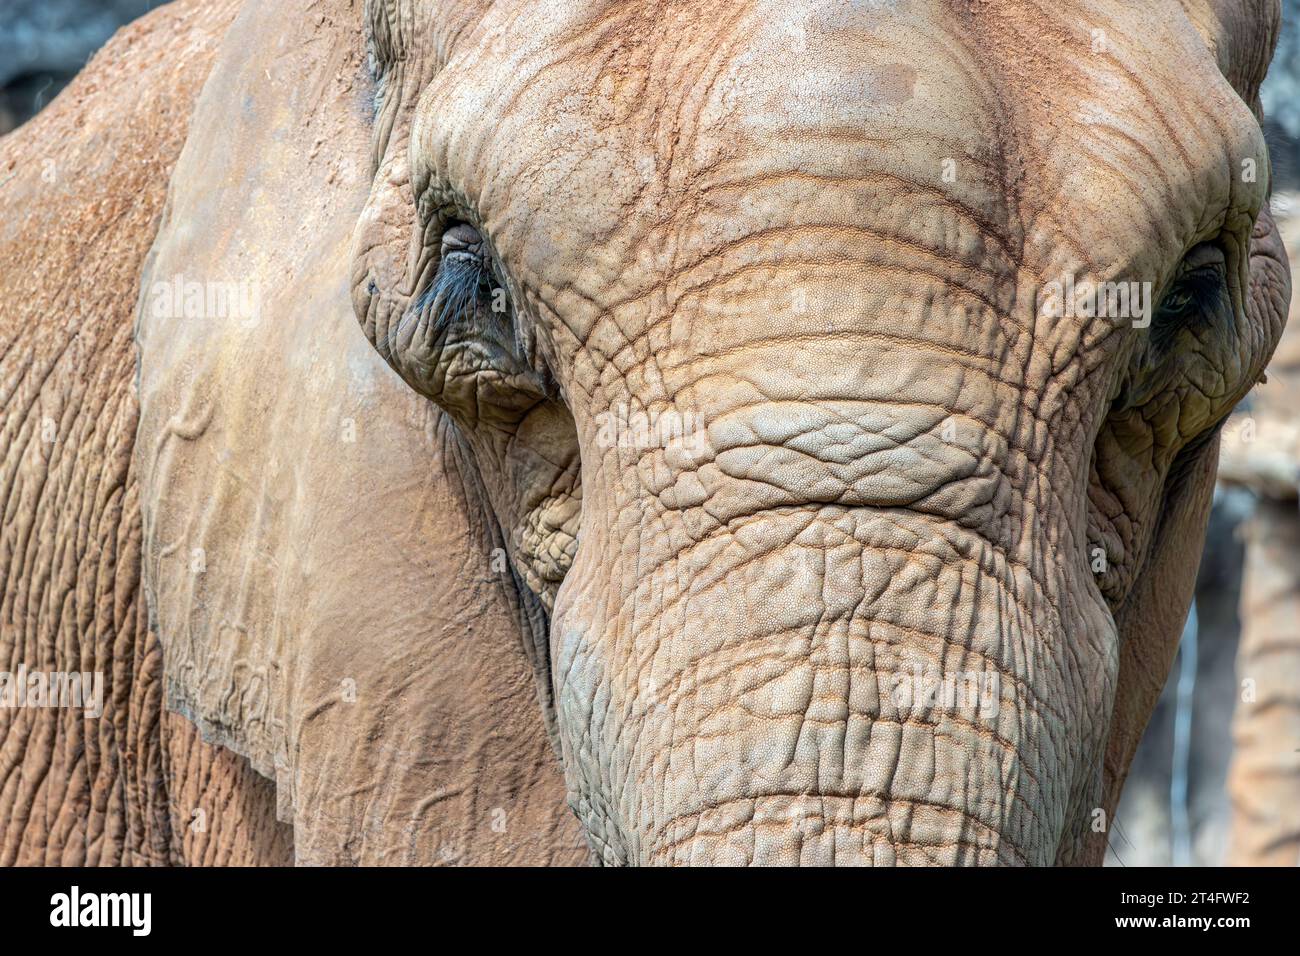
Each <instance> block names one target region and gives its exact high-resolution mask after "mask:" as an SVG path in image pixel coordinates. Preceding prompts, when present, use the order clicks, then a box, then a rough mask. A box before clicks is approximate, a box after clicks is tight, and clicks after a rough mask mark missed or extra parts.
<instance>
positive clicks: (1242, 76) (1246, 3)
mask: <svg viewBox="0 0 1300 956" xmlns="http://www.w3.org/2000/svg"><path fill="white" fill-rule="evenodd" d="M1180 2H1181V3H1182V5H1183V9H1184V10H1186V11H1187V16H1188V18H1189V19H1190V20H1191V21H1192V23H1193V24H1194V25H1195V26H1196V29H1197V31H1199V32H1200V34H1201V36H1202V37H1203V38H1204V39H1205V44H1206V46H1208V47H1209V48H1210V52H1211V53H1213V54H1214V57H1215V59H1216V60H1217V61H1218V64H1219V70H1220V72H1222V73H1223V75H1224V77H1225V78H1227V80H1228V82H1229V83H1231V84H1232V87H1233V89H1235V90H1236V91H1237V93H1238V94H1239V95H1240V96H1241V98H1242V99H1243V100H1244V101H1245V102H1246V103H1248V104H1250V105H1251V106H1252V107H1255V108H1256V112H1258V101H1259V87H1260V84H1262V83H1263V82H1264V74H1265V72H1267V70H1268V64H1269V61H1270V60H1272V59H1273V49H1274V47H1276V46H1277V38H1278V34H1279V33H1280V32H1281V29H1282V3H1281V0H1180Z"/></svg>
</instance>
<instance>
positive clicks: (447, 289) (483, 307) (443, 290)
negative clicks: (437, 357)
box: [414, 255, 501, 336]
mask: <svg viewBox="0 0 1300 956" xmlns="http://www.w3.org/2000/svg"><path fill="white" fill-rule="evenodd" d="M500 288H501V287H500V285H499V284H497V283H496V282H495V276H494V275H493V273H492V270H491V268H489V266H488V264H487V263H486V262H484V261H483V260H482V259H481V258H479V257H477V256H466V255H455V256H450V257H448V258H446V259H444V260H443V261H442V263H441V264H440V265H439V267H438V272H437V274H436V275H435V276H434V279H433V282H432V283H430V285H429V288H428V289H426V290H425V291H424V294H423V295H421V296H420V297H419V299H418V300H417V301H416V304H415V309H414V312H415V314H417V315H419V314H423V313H424V312H425V310H427V309H433V310H435V311H434V315H433V321H432V322H431V323H430V331H431V332H432V333H433V334H434V335H437V336H441V335H443V334H445V333H446V332H447V331H448V330H449V329H450V328H451V326H452V325H453V324H454V323H455V322H456V321H458V320H460V319H463V318H467V317H471V316H475V315H478V314H480V313H486V314H487V315H490V316H496V315H497V313H496V311H495V310H493V309H492V307H491V306H492V300H493V298H494V297H495V296H497V295H498V290H499V289H500Z"/></svg>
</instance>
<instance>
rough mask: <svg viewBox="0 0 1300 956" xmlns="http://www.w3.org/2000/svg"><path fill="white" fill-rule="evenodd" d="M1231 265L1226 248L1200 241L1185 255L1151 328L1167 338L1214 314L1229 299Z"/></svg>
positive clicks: (1158, 307)
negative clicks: (1228, 262) (1225, 252)
mask: <svg viewBox="0 0 1300 956" xmlns="http://www.w3.org/2000/svg"><path fill="white" fill-rule="evenodd" d="M1227 288H1228V269H1227V259H1226V257H1225V256H1224V254H1223V249H1222V247H1220V246H1219V245H1218V244H1216V243H1208V242H1206V243H1201V244H1200V245H1198V246H1196V247H1195V248H1193V249H1192V250H1191V252H1189V253H1188V254H1187V255H1186V257H1184V259H1183V261H1182V263H1180V264H1179V267H1178V273H1177V275H1176V276H1175V277H1174V280H1173V282H1172V283H1171V284H1170V286H1169V288H1168V290H1167V291H1166V292H1165V294H1164V297H1163V298H1162V299H1161V300H1160V304H1159V305H1158V306H1157V307H1156V312H1155V316H1154V319H1153V322H1152V332H1153V333H1154V334H1155V335H1156V336H1157V337H1159V338H1163V339H1167V338H1168V337H1170V336H1172V335H1174V334H1175V333H1177V331H1178V330H1179V329H1182V328H1185V327H1187V326H1188V325H1189V324H1192V323H1195V322H1197V321H1199V320H1202V319H1204V318H1205V317H1208V316H1211V315H1215V314H1217V313H1218V311H1219V310H1220V309H1221V308H1222V306H1223V305H1224V303H1225V302H1226V301H1227V296H1226V293H1227Z"/></svg>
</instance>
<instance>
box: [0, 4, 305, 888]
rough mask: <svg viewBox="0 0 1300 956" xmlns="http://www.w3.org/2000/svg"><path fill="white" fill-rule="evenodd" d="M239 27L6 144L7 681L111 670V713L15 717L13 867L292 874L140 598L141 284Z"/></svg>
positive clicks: (2, 545)
mask: <svg viewBox="0 0 1300 956" xmlns="http://www.w3.org/2000/svg"><path fill="white" fill-rule="evenodd" d="M234 12H235V4H232V3H224V4H223V3H212V4H202V3H187V4H180V5H176V6H173V7H170V8H168V9H167V10H165V11H161V12H159V13H157V14H154V15H153V16H151V17H149V18H147V19H146V20H145V21H143V22H141V23H139V24H137V25H135V26H132V27H130V28H128V29H127V30H126V31H124V32H123V33H122V34H121V35H120V36H119V37H118V38H117V39H116V40H114V41H113V43H112V44H111V45H110V46H109V48H108V49H107V50H105V51H104V52H103V53H101V54H100V56H99V57H98V58H97V59H96V60H95V61H94V63H92V65H91V66H90V67H89V68H88V69H87V70H86V71H85V72H84V73H83V74H82V75H81V76H80V77H78V79H77V80H76V81H75V82H74V83H73V85H72V87H71V88H70V89H69V90H68V92H67V93H66V94H65V95H63V96H62V97H60V98H59V101H58V103H57V104H56V105H55V106H53V107H52V108H51V109H49V110H48V111H46V112H45V113H43V114H41V115H40V116H38V117H37V118H36V119H34V120H33V121H32V122H31V124H30V125H29V126H28V127H26V128H25V129H24V130H23V131H22V132H21V133H19V134H17V135H13V136H10V137H8V138H6V139H5V140H4V141H2V142H0V169H2V170H3V172H0V181H3V182H4V188H3V190H0V204H3V208H4V215H3V217H2V221H3V226H2V227H0V250H2V251H0V257H2V258H3V262H4V268H3V270H0V290H2V292H3V300H4V306H3V307H2V308H0V341H2V342H3V345H2V346H0V380H3V382H4V388H3V398H2V402H3V436H4V438H3V449H4V450H3V456H4V457H3V472H2V473H0V492H2V494H0V496H2V497H3V499H4V500H5V501H6V502H7V505H6V508H5V517H4V531H3V539H2V541H0V580H2V581H3V584H4V588H3V605H2V606H0V638H2V639H0V667H2V668H3V669H4V670H5V671H6V672H8V673H9V674H11V675H16V674H17V673H18V672H19V669H20V667H22V668H25V669H26V671H27V672H28V673H29V674H30V673H33V672H41V673H48V672H74V671H75V672H85V673H94V672H100V673H102V675H103V685H102V686H103V691H102V693H103V701H102V708H103V713H102V714H101V715H100V716H98V717H97V718H86V717H83V712H82V711H81V710H79V709H68V708H46V707H40V708H36V707H27V708H12V707H7V708H4V709H0V743H2V745H3V747H2V749H0V862H3V863H4V864H6V865H13V864H27V865H32V864H44V865H53V864H70V865H126V864H168V863H179V862H189V863H206V864H238V863H252V862H263V863H275V862H285V861H287V860H290V859H292V845H293V844H292V834H291V833H290V832H289V831H288V829H287V828H286V827H284V826H283V825H282V824H280V823H278V822H277V821H276V819H275V813H274V788H273V787H272V786H271V785H270V783H269V782H268V781H266V780H265V779H264V778H262V777H259V776H258V775H257V774H255V773H254V772H253V771H252V770H251V769H250V768H249V766H248V764H247V762H246V761H244V760H242V759H241V758H239V757H238V756H236V755H235V754H232V753H230V752H229V751H227V750H224V749H222V748H220V747H213V746H210V745H208V744H205V743H203V742H202V740H200V739H199V736H198V733H197V732H196V731H195V729H194V727H193V726H192V725H191V724H189V723H188V722H187V721H185V720H183V719H181V718H178V717H176V716H175V715H170V714H167V713H166V712H165V710H164V709H163V707H162V682H163V660H162V650H161V647H160V646H159V643H158V640H157V638H156V636H155V635H154V634H153V633H152V632H151V630H150V627H149V614H148V609H147V608H146V606H145V602H144V599H143V595H142V593H141V590H140V572H141V565H140V546H141V540H142V536H141V513H140V495H139V482H138V480H137V478H136V473H135V468H134V467H133V464H132V449H133V448H134V445H135V432H136V424H137V419H138V414H139V412H138V407H137V403H136V398H135V391H134V380H135V366H136V359H135V349H134V345H133V342H132V329H133V325H134V320H135V302H136V298H137V290H138V288H139V281H140V269H141V266H142V264H143V261H144V258H145V255H146V254H147V252H148V250H149V246H150V244H151V243H152V241H153V237H154V233H155V231H156V229H157V222H158V218H159V216H160V215H161V212H162V207H163V202H164V200H165V197H166V192H167V183H168V180H169V177H170V172H171V168H172V165H173V164H174V163H175V161H176V157H177V155H178V154H179V152H180V149H181V146H182V144H183V143H184V140H185V134H186V130H187V123H188V119H189V116H190V112H191V110H192V108H193V104H194V100H195V98H196V97H197V96H198V93H199V90H200V88H201V87H202V84H203V81H204V79H205V78H206V76H207V71H208V68H209V67H210V65H211V62H212V59H213V57H214V55H215V53H216V50H217V47H218V45H219V43H220V39H221V36H222V35H223V33H224V31H225V28H226V27H227V26H228V24H229V22H230V20H231V18H232V17H233V15H234ZM178 48H181V49H186V50H187V54H186V55H185V56H183V57H176V56H175V55H174V52H175V50H177V49H178ZM88 184H93V185H94V187H95V188H94V189H93V190H87V188H86V187H87V185H88Z"/></svg>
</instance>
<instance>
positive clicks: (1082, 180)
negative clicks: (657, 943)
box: [0, 0, 1290, 865]
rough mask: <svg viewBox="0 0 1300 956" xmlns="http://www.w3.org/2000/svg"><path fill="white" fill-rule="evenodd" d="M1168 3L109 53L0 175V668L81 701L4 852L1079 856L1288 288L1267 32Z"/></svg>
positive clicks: (9, 827)
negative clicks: (96, 690)
mask: <svg viewBox="0 0 1300 956" xmlns="http://www.w3.org/2000/svg"><path fill="white" fill-rule="evenodd" d="M1159 7H1160V10H1159V16H1154V15H1152V14H1151V13H1150V12H1149V11H1145V10H1144V11H1134V10H1132V9H1130V5H1128V4H1125V3H1120V2H1088V3H1082V2H1081V3H1077V4H1075V3H1071V4H1064V5H1060V4H1057V5H1052V6H1051V8H1050V9H1048V7H1047V6H1046V5H1041V4H1038V3H1035V2H1031V0H1025V2H1016V3H1006V4H971V3H964V2H941V0H891V2H888V3H877V2H853V3H844V4H829V3H816V2H809V3H807V4H796V5H794V6H793V7H790V5H788V4H776V3H771V2H767V0H746V2H743V3H736V2H734V0H727V2H722V0H691V2H688V3H683V4H680V5H667V6H665V5H663V4H660V3H657V2H650V0H617V2H611V3H594V2H593V3H574V4H517V3H508V2H491V0H447V2H437V3H435V2H432V0H367V2H364V3H363V2H362V0H315V2H309V0H287V2H284V3H277V4H259V3H245V4H238V3H234V2H233V0H232V2H230V3H220V2H217V3H198V2H189V0H185V2H182V3H179V4H176V5H173V6H171V7H169V8H167V9H166V10H164V11H162V12H159V13H156V14H154V15H152V16H151V17H150V18H148V19H147V20H145V21H143V23H142V24H141V25H140V26H137V27H134V28H132V30H131V31H128V32H127V33H126V34H124V35H122V36H120V37H119V38H118V39H117V40H115V41H114V43H113V45H111V46H110V48H109V49H108V50H107V51H106V52H105V54H103V55H101V57H100V58H99V60H97V61H96V65H95V67H94V68H92V70H91V71H89V72H88V74H87V75H86V76H84V77H82V78H81V79H80V80H79V81H78V82H77V83H76V84H74V85H73V87H71V88H70V89H69V91H68V92H67V93H65V94H64V95H63V96H62V97H61V98H60V99H59V101H58V102H57V103H56V104H54V106H53V107H52V108H51V112H50V113H49V114H48V115H46V116H43V117H40V118H38V119H37V120H36V121H35V123H36V125H34V126H32V127H30V128H28V129H26V130H22V131H19V132H18V133H17V134H16V135H14V136H11V137H9V138H8V139H6V140H4V141H3V142H0V177H2V176H5V175H9V174H12V176H11V178H12V181H11V182H4V183H3V185H2V186H0V203H2V204H3V206H4V208H5V210H6V211H7V212H8V211H11V210H12V211H14V212H13V213H12V214H11V215H7V216H6V219H5V221H4V226H3V230H4V231H3V233H0V242H2V243H3V249H4V254H5V268H4V273H3V275H0V282H3V283H4V285H3V287H0V303H3V306H0V308H3V310H4V311H3V313H2V314H0V332H2V333H3V335H4V339H3V343H4V345H3V349H0V373H2V374H0V382H3V383H4V392H3V393H2V394H0V399H3V407H4V410H5V418H4V435H5V437H6V445H5V458H4V469H5V470H4V472H3V481H4V484H3V487H2V488H0V490H3V491H4V498H5V500H6V501H7V502H8V504H7V505H6V509H5V523H4V537H3V539H2V542H3V548H2V550H0V569H3V571H2V573H3V581H4V591H3V594H4V605H3V609H2V610H3V616H2V617H0V626H3V628H4V630H3V634H0V638H2V639H0V649H3V651H4V657H3V658H0V663H2V662H3V661H8V662H10V664H11V665H12V667H13V668H16V667H17V665H18V664H20V663H21V664H24V665H26V667H27V668H28V669H36V668H38V667H39V668H43V669H46V670H63V671H71V670H76V671H79V672H80V671H86V672H94V671H97V670H98V671H103V672H104V676H105V694H106V701H107V702H106V705H105V710H104V714H103V716H102V717H101V718H100V719H99V720H98V722H96V721H93V720H87V719H85V718H84V717H83V716H82V715H81V714H79V713H72V712H69V711H67V710H49V711H46V710H33V709H19V710H12V711H6V712H2V713H0V720H3V721H5V723H3V724H0V728H2V729H3V733H2V734H0V744H2V748H3V749H0V801H3V802H2V803H0V824H3V831H2V832H3V838H2V840H0V854H3V856H2V857H0V858H2V859H4V860H5V861H6V862H26V861H47V862H52V861H56V860H57V861H63V862H102V863H116V862H150V863H154V862H157V863H162V862H182V861H209V862H249V863H252V862H259V863H274V862H284V861H286V860H288V859H293V860H294V861H296V862H298V863H309V864H338V863H502V862H505V863H533V864H541V863H544V864H567V863H580V862H583V861H585V860H587V859H589V858H590V859H594V860H595V861H596V862H600V863H606V864H636V863H746V864H749V863H757V864H761V863H776V864H793V863H803V864H830V863H836V864H846V863H868V864H893V863H904V864H907V863H912V864H936V863H940V864H1033V865H1043V864H1052V863H1064V864H1072V863H1089V862H1100V860H1101V857H1102V855H1103V853H1104V849H1105V844H1106V840H1107V832H1108V821H1109V818H1110V817H1111V816H1113V814H1114V809H1115V805H1116V802H1117V800H1118V795H1119V790H1120V787H1121V786H1122V783H1123V779H1124V776H1125V773H1126V772H1127V767H1128V763H1129V761H1130V760H1131V758H1132V754H1133V750H1134V748H1135V746H1136V744H1137V740H1138V738H1139V736H1140V735H1141V732H1142V729H1143V727H1144V725H1145V723H1146V720H1147V717H1148V716H1149V714H1150V711H1151V707H1152V705H1153V703H1154V701H1155V699H1156V696H1157V695H1158V693H1159V690H1160V687H1161V686H1162V685H1163V683H1164V679H1165V676H1166V674H1167V673H1168V669H1169V664H1170V661H1171V660H1172V657H1173V655H1174V652H1175V648H1176V642H1177V638H1178V634H1179V632H1180V631H1181V627H1182V622H1183V618H1184V616H1185V614H1186V610H1187V605H1188V601H1189V598H1190V593H1191V589H1192V585H1193V580H1194V575H1195V569H1196V560H1195V559H1196V556H1197V554H1198V553H1199V550H1200V544H1201V541H1202V539H1203V535H1204V528H1205V522H1206V516H1207V513H1208V508H1209V504H1210V499H1211V494H1212V488H1213V481H1214V473H1215V466H1216V458H1217V444H1218V433H1219V428H1220V426H1221V424H1222V422H1223V420H1224V419H1225V418H1226V416H1227V415H1228V413H1229V411H1230V410H1231V408H1232V407H1233V406H1234V405H1235V403H1236V402H1237V401H1238V400H1239V399H1240V397H1241V396H1242V395H1244V394H1245V393H1246V392H1247V391H1248V390H1249V389H1250V388H1251V387H1252V386H1253V385H1254V383H1255V382H1256V380H1257V379H1258V378H1259V377H1260V375H1261V374H1262V370H1263V368H1264V365H1265V363H1266V362H1267V360H1268V358H1269V356H1270V355H1271V353H1272V350H1273V347H1274V345H1275V343H1276V341H1277V339H1278V337H1279V335H1280V333H1281V328H1282V325H1283V322H1284V318H1285V312H1286V306H1287V301H1288V298H1289V294H1290V287H1289V273H1288V271H1287V267H1286V260H1285V255H1284V253H1283V252H1282V248H1281V243H1280V240H1279V239H1278V236H1277V230H1276V228H1275V226H1274V224H1273V222H1272V219H1271V216H1270V214H1269V212H1268V210H1267V207H1266V203H1265V197H1266V193H1267V165H1268V161H1267V151H1266V147H1265V145H1264V141H1263V137H1262V134H1261V132H1260V129H1259V107H1258V88H1259V84H1260V82H1261V81H1262V78H1263V75H1264V71H1265V69H1266V67H1267V62H1268V57H1269V54H1270V51H1271V48H1272V44H1273V42H1274V40H1275V37H1276V32H1277V18H1278V9H1277V4H1276V3H1275V2H1263V0H1182V2H1173V0H1162V2H1161V3H1160V4H1159ZM200 89H201V91H202V92H201V94H200V92H199V91H200ZM56 132H57V134H58V135H57V136H55V135H54V134H55V133H56ZM51 142H56V143H60V144H66V145H64V146H62V148H60V150H59V152H58V157H57V163H56V165H57V166H58V167H59V168H58V170H57V172H56V185H54V187H53V188H49V184H46V183H44V182H43V181H42V180H41V174H42V170H41V168H40V160H41V158H42V156H43V151H44V150H45V149H46V148H47V145H48V143H51ZM1257 170H1263V172H1262V173H1258V174H1257V172H1256V171H1257ZM58 177H62V178H58ZM88 184H91V185H93V186H94V187H96V188H90V187H89V186H88ZM168 184H169V185H168ZM164 187H166V193H165V195H166V203H165V206H164V204H163V197H164ZM1102 286H1105V287H1106V288H1108V289H1111V291H1112V292H1113V293H1114V297H1113V302H1114V303H1116V304H1118V303H1119V301H1120V300H1119V298H1118V291H1117V290H1118V289H1120V288H1121V286H1122V287H1123V288H1124V289H1125V290H1128V289H1129V288H1135V289H1137V290H1139V291H1140V293H1141V294H1139V295H1137V296H1135V297H1134V298H1133V299H1132V300H1129V299H1128V298H1125V299H1124V302H1125V303H1126V304H1125V306H1124V310H1123V312H1122V314H1110V313H1105V314H1103V313H1100V312H1099V311H1098V309H1097V307H1096V305H1097V301H1096V300H1093V302H1092V304H1091V305H1085V303H1084V302H1083V300H1078V301H1076V292H1077V290H1078V289H1081V288H1083V287H1088V288H1100V287H1102ZM1053 289H1055V290H1056V291H1055V292H1052V291H1051V290H1053ZM1065 289H1068V290H1070V291H1069V292H1067V293H1065V294H1066V295H1068V296H1070V299H1069V302H1068V303H1060V302H1058V304H1059V305H1060V306H1061V307H1060V308H1056V307H1055V306H1054V305H1053V304H1052V303H1053V301H1054V300H1059V299H1060V297H1061V295H1062V291H1061V290H1065ZM1103 301H1105V299H1104V297H1103ZM1143 302H1145V306H1143V305H1142V304H1141V303H1143ZM1129 305H1133V306H1135V307H1137V308H1138V312H1137V313H1136V314H1130V310H1129V308H1128V307H1129ZM47 422H52V423H53V427H52V430H51V429H50V428H47V427H46V424H47ZM633 422H635V423H636V425H635V427H633V425H632V424H631V423H633ZM629 431H631V432H632V434H628V433H629ZM43 434H52V435H53V436H54V438H53V440H52V441H47V442H44V443H42V441H41V437H42V435H43ZM936 687H937V688H939V689H938V690H936ZM971 687H974V688H975V689H976V691H977V696H976V697H971V696H970V688H971ZM949 688H951V689H949ZM903 690H906V691H907V693H906V694H903V693H902V691H903ZM963 693H965V694H966V696H961V694H963Z"/></svg>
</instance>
